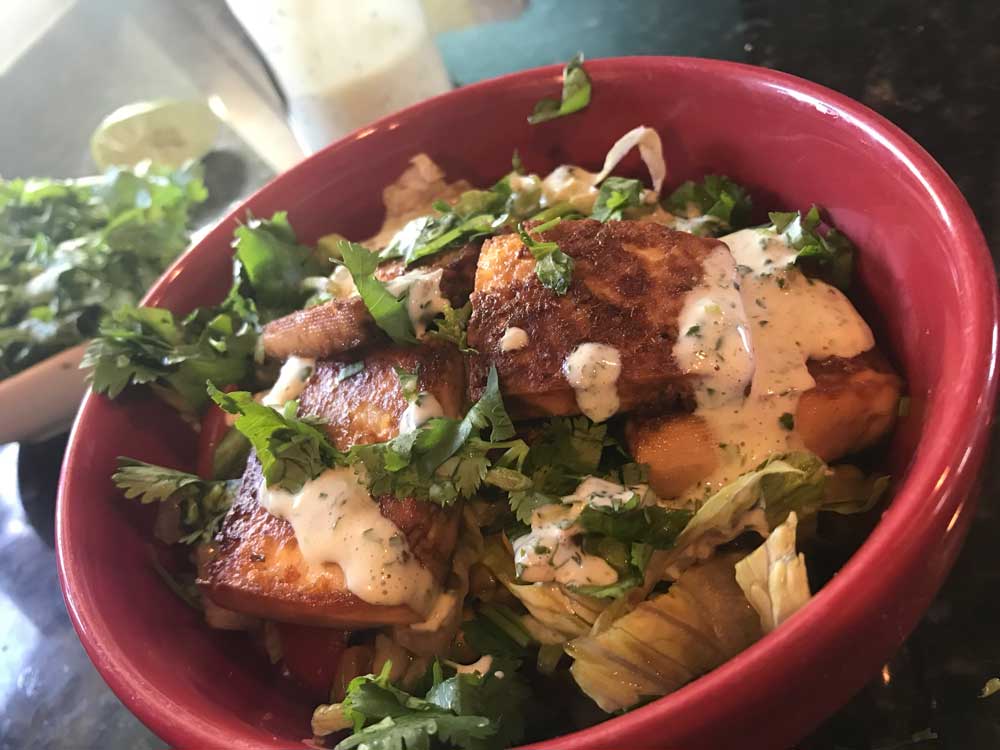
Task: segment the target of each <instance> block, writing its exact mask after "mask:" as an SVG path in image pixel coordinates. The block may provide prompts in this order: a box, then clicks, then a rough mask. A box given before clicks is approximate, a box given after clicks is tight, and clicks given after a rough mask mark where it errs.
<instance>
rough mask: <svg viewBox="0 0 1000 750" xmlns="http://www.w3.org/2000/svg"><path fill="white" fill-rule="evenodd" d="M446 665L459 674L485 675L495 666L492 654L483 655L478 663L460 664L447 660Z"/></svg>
mask: <svg viewBox="0 0 1000 750" xmlns="http://www.w3.org/2000/svg"><path fill="white" fill-rule="evenodd" d="M444 663H445V664H447V665H448V666H449V667H451V668H452V669H454V670H455V671H456V672H458V673H459V674H478V675H485V674H486V673H487V672H489V671H490V667H492V666H493V657H492V656H491V655H490V654H483V655H482V656H480V657H479V658H478V659H477V660H476V661H474V662H472V664H458V663H456V662H453V661H448V660H447V659H446V660H445V662H444Z"/></svg>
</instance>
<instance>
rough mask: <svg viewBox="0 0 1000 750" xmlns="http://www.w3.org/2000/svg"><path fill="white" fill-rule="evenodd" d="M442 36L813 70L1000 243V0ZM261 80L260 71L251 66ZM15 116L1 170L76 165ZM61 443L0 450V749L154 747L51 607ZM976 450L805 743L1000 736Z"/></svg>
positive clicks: (465, 68)
mask: <svg viewBox="0 0 1000 750" xmlns="http://www.w3.org/2000/svg"><path fill="white" fill-rule="evenodd" d="M50 4H54V5H69V4H68V3H59V2H56V0H52V3H50ZM80 5H81V6H84V7H85V8H86V10H87V15H86V19H87V22H88V23H91V24H96V25H99V24H100V22H101V16H100V13H101V12H102V10H103V12H105V13H110V14H112V15H115V14H117V12H118V9H119V8H120V7H121V6H120V5H119V4H117V3H109V2H105V0H83V2H81V3H80ZM210 5H214V6H220V3H218V2H216V3H214V4H210ZM160 7H161V8H162V7H163V6H160ZM220 7H221V6H220ZM77 10H78V9H74V12H76V11H77ZM80 12H82V11H80ZM206 17H207V18H208V19H209V20H210V21H211V22H212V23H215V24H217V27H210V28H209V31H210V32H211V33H205V31H204V30H202V31H201V37H200V38H201V39H202V40H203V42H202V44H205V45H207V44H209V40H210V39H211V38H212V37H214V36H218V37H219V38H222V37H227V36H228V37H237V38H238V36H239V35H238V34H237V33H236V32H235V30H234V28H233V26H232V25H231V23H230V21H229V20H228V18H227V16H226V14H225V12H224V9H220V8H219V7H217V8H216V9H215V10H213V11H210V12H209V13H208V14H207V16H206V15H203V16H202V18H203V19H204V18H206ZM135 18H138V16H136V17H135ZM135 18H133V21H134V20H135ZM65 20H66V19H63V21H65ZM158 23H159V22H158ZM146 31H147V32H148V31H149V29H148V28H147V29H146ZM47 33H49V34H50V35H51V34H55V37H54V38H55V39H56V40H57V41H56V42H54V43H61V42H58V40H59V39H60V38H61V37H60V36H59V35H60V34H61V35H62V36H63V37H68V36H70V35H69V34H68V33H67V30H66V29H65V28H60V26H59V25H56V26H54V27H53V30H52V31H51V32H47ZM192 39H195V37H194V35H192ZM439 42H440V46H441V49H442V52H443V54H444V57H445V60H446V63H447V65H448V68H449V70H450V71H451V73H452V75H453V77H454V78H455V80H456V81H457V82H458V83H467V82H471V81H475V80H479V79H481V78H484V77H488V76H492V75H498V74H500V73H505V72H510V71H513V70H518V69H521V68H525V67H531V66H534V65H541V64H546V63H551V62H557V61H562V60H565V59H568V58H569V57H570V56H571V55H572V54H574V53H575V52H576V51H577V50H580V49H582V50H584V51H585V52H586V53H587V55H588V56H589V57H601V56H610V55H622V54H676V55H699V56H706V57H720V58H726V59H732V60H739V61H743V62H749V63H754V64H758V65H765V66H768V67H773V68H776V69H779V70H783V71H786V72H790V73H794V74H796V75H800V76H803V77H805V78H809V79H812V80H814V81H817V82H818V83H821V84H825V85H827V86H830V87H832V88H834V89H837V90H839V91H841V92H843V93H845V94H847V95H848V96H851V97H854V98H856V99H858V100H860V101H862V102H864V103H865V104H867V105H868V106H870V107H872V108H874V109H875V110H877V111H878V112H880V113H882V114H883V115H885V116H886V117H888V118H889V119H890V120H892V121H893V122H895V123H896V124H898V125H899V126H900V127H902V128H903V129H904V130H906V131H907V132H908V133H910V134H911V135H912V136H913V137H914V138H915V139H916V140H917V141H919V142H920V143H921V144H922V145H923V146H924V147H925V148H926V149H927V150H928V151H929V152H930V153H931V154H932V155H933V156H934V157H935V158H937V159H938V161H940V162H941V164H942V165H943V166H944V167H945V169H947V170H948V172H949V173H950V174H951V175H952V177H953V178H954V179H955V181H956V182H957V183H958V185H959V187H960V188H961V189H962V190H963V192H964V193H965V195H966V197H967V198H968V199H969V202H970V203H971V204H972V207H973V209H974V210H975V212H976V214H977V216H978V217H979V220H980V222H981V224H982V227H983V230H984V232H985V234H986V236H987V240H988V241H989V242H990V244H991V247H993V248H997V247H1000V138H998V135H1000V125H998V123H1000V4H998V3H996V2H995V0H965V1H959V0H955V1H953V2H947V1H945V2H924V1H920V0H869V1H868V2H860V1H859V0H842V1H837V0H820V1H815V2H809V1H806V2H801V3H795V4H792V3H784V2H780V3H779V2H777V0H744V1H743V2H739V1H738V0H703V2H699V3H690V2H684V0H669V1H667V2H659V3H653V2H624V1H623V0H578V1H577V2H574V3H569V2H565V1H564V2H556V0H534V1H533V2H531V4H530V6H529V8H528V10H527V11H526V12H525V13H524V14H523V15H522V16H521V17H519V18H517V19H515V20H512V21H506V22H499V23H495V24H490V25H484V26H478V27H471V28H466V29H461V30H456V31H449V32H445V33H443V34H440V35H439ZM236 44H237V46H238V44H239V43H238V42H237V43H236ZM219 46H226V45H219ZM52 49H55V50H56V51H58V50H59V49H60V48H59V47H58V46H57V47H54V48H52ZM226 49H231V45H229V46H226ZM185 50H186V52H185V55H187V56H188V57H189V58H190V59H191V60H194V61H195V62H197V61H198V59H199V58H198V56H199V55H203V56H204V58H205V59H207V58H208V57H209V55H210V53H217V52H218V50H217V49H212V50H209V49H208V48H207V47H206V48H205V49H201V50H200V49H199V47H198V44H197V43H196V42H195V41H191V40H188V41H187V43H186V47H185ZM183 57H184V55H180V56H179V58H178V59H180V58H183ZM65 64H66V61H65V60H63V59H61V58H60V57H59V56H58V55H55V56H52V55H49V61H48V64H47V65H46V64H41V65H35V66H34V67H33V69H32V71H31V76H32V79H33V81H34V83H35V85H36V89H35V90H46V88H47V84H48V83H50V82H56V81H58V80H60V79H62V78H63V77H64V76H65V75H66V72H65V71H66V68H65ZM192 64H194V63H192ZM96 70H97V69H95V71H96ZM15 72H16V69H15ZM116 74H117V71H116V70H114V69H111V70H108V69H103V68H102V69H100V70H99V71H98V72H95V73H94V75H95V76H100V78H95V79H94V85H98V84H101V85H103V83H104V80H105V79H106V80H107V81H109V82H110V81H112V80H113V79H114V77H115V75H116ZM131 75H132V78H133V79H134V78H135V75H136V74H135V73H134V71H133V72H132V73H131ZM146 75H147V78H149V80H146V81H145V82H141V85H140V84H135V85H134V86H133V87H132V88H131V89H129V91H130V95H131V96H132V97H133V98H140V97H141V96H142V94H141V93H131V92H133V91H141V89H142V88H143V87H146V88H148V89H151V90H149V91H148V92H147V94H146V96H148V97H154V96H159V95H162V94H163V93H165V92H164V91H162V90H160V89H158V88H157V85H158V84H159V83H160V81H161V78H160V77H158V76H159V75H160V73H158V72H157V71H152V72H150V73H147V74H146ZM250 77H253V76H250ZM13 80H14V78H13V77H10V78H8V77H7V76H5V78H4V79H0V96H2V97H3V100H4V101H7V102H10V101H12V100H17V98H18V97H22V96H26V95H27V94H26V93H25V91H26V90H25V89H23V88H8V86H13V84H12V83H10V81H13ZM163 80H164V81H165V79H163ZM191 80H194V81H195V84H190V82H189V81H188V82H185V84H184V85H185V86H188V85H196V88H200V89H203V90H204V92H205V93H209V90H210V88H209V87H210V86H212V85H215V84H213V83H212V79H211V78H210V77H206V76H192V78H191ZM254 80H255V81H256V82H257V83H259V81H261V80H266V78H265V77H263V76H261V75H260V73H259V71H258V72H257V74H256V77H254ZM175 83H176V82H175V81H173V80H172V79H171V80H170V81H169V82H166V81H165V82H164V83H163V85H162V86H161V89H162V88H167V89H169V88H171V86H173V87H174V88H176V87H177V86H176V85H174V84H175ZM52 90H58V91H61V92H63V93H64V94H65V96H66V97H68V100H60V101H58V102H53V104H52V106H53V107H55V106H58V107H65V108H71V107H72V106H73V105H74V101H73V97H74V96H76V97H83V96H89V94H90V92H89V91H87V90H86V89H84V90H82V91H78V92H73V91H72V90H71V87H69V86H67V85H65V83H63V84H62V85H60V86H55V85H54V86H53V87H52ZM102 90H103V89H102ZM15 93H16V96H14V94H15ZM166 93H172V92H169V91H168V92H166ZM269 96H270V98H271V100H273V99H274V97H273V94H269ZM117 103H119V104H120V103H124V102H121V101H119V102H117ZM30 104H31V106H29V107H26V108H25V111H29V113H30V112H36V113H37V114H36V115H35V116H37V117H41V116H42V115H43V114H44V113H46V112H48V111H49V107H48V106H41V105H39V104H38V102H31V103H30ZM110 106H113V105H108V107H110ZM19 114H20V116H21V120H20V121H18V120H16V119H15V120H14V122H15V123H19V124H18V125H17V127H18V128H21V129H22V130H20V131H18V130H17V128H14V129H13V130H12V126H11V125H10V122H8V123H7V125H0V171H4V169H5V168H6V174H9V175H13V174H17V173H24V172H25V171H27V172H31V171H33V170H35V171H38V172H46V171H48V172H52V171H53V170H54V169H57V167H55V166H52V164H51V163H50V162H51V161H52V159H51V158H50V155H51V154H59V155H60V156H59V161H58V164H64V165H65V169H64V171H63V172H62V174H67V175H69V174H77V173H79V172H80V171H81V170H85V169H87V167H86V166H85V164H86V160H85V158H84V154H81V153H80V150H81V147H82V146H81V144H83V143H84V142H85V139H81V137H80V133H79V132H78V131H79V127H78V124H77V122H73V121H69V122H64V123H63V124H62V125H61V126H59V127H53V123H52V122H47V127H48V130H46V131H45V136H46V138H48V139H51V140H52V149H51V150H50V151H48V152H47V153H46V154H39V155H38V157H37V160H36V161H32V160H31V159H30V158H28V159H27V160H26V156H25V152H24V150H19V151H18V153H17V154H14V151H13V148H14V145H15V144H19V143H21V139H22V138H26V137H28V133H27V130H28V129H29V128H30V127H33V125H32V123H31V121H30V119H26V118H27V115H25V114H24V112H21V113H19ZM89 127H90V124H89V123H88V126H87V127H84V128H83V131H84V133H89ZM70 131H73V132H72V133H71V132H70ZM62 133H65V135H61V134H62ZM60 139H61V140H60ZM29 153H30V151H29ZM229 153H230V156H229V157H225V158H222V159H221V164H222V165H224V166H225V167H226V168H227V169H229V170H231V173H225V174H222V175H221V176H217V179H219V180H221V181H222V182H226V180H228V183H227V184H224V185H223V184H220V188H219V190H220V192H221V193H229V195H228V196H227V197H228V199H232V198H234V197H237V196H238V195H242V194H246V193H247V192H249V190H251V189H252V188H253V187H255V186H257V185H259V184H260V182H261V181H262V180H264V179H265V178H266V175H267V174H268V172H267V169H266V168H264V167H262V166H261V163H260V162H259V160H257V159H254V158H253V157H249V158H246V159H245V161H246V162H247V164H249V167H240V166H239V165H238V164H236V165H234V162H233V158H232V152H229ZM216 158H218V157H216ZM46 159H48V160H46ZM237 161H238V160H237ZM211 171H213V170H210V172H211ZM234 175H235V176H234ZM211 177H212V175H211V174H210V178H211ZM994 255H995V256H996V251H994ZM64 445H65V437H59V438H55V439H53V440H50V441H48V442H46V443H42V444H38V445H22V446H16V445H8V446H4V447H0V701H2V712H0V750H7V749H8V748H11V749H13V748H52V749H54V750H55V749H61V748H98V747H100V748H107V749H108V750H116V749H118V748H122V749H124V748H129V750H139V749H141V748H162V747H163V743H162V742H161V741H159V740H158V739H157V738H155V737H154V736H153V735H151V734H150V733H149V732H148V731H147V730H146V729H145V728H144V727H142V725H141V724H139V722H138V721H137V720H136V719H135V718H134V717H132V716H131V714H129V712H128V711H127V710H126V709H125V708H124V707H123V706H122V705H121V703H120V702H119V701H118V700H117V698H115V697H114V695H113V694H112V693H111V692H110V691H109V690H108V688H107V687H106V686H105V685H104V683H103V681H102V680H101V678H100V677H99V676H98V674H97V673H96V671H95V670H94V669H93V667H92V666H91V665H90V662H89V661H88V660H87V657H86V655H85V654H84V652H83V649H82V648H81V646H80V644H79V641H78V640H77V638H76V635H75V633H74V631H73V629H72V627H71V626H70V623H69V619H68V617H67V615H66V612H65V608H64V606H63V602H62V598H61V595H60V593H59V587H58V581H57V577H56V572H55V556H54V552H53V549H52V546H53V538H52V534H53V521H52V514H53V509H54V489H55V482H56V477H57V475H58V467H59V462H60V460H61V456H62V450H63V448H64ZM986 466H987V468H986V470H985V471H984V474H983V488H982V492H981V498H980V505H979V511H978V515H977V518H976V523H975V524H974V525H973V528H972V531H971V534H970V536H969V540H968V542H967V544H966V547H965V549H964V551H963V553H962V555H961V557H960V558H959V561H958V564H957V565H956V567H955V570H954V571H953V573H952V574H951V576H950V578H949V579H948V582H947V584H946V585H945V587H944V590H943V591H942V593H941V594H940V595H939V596H938V598H937V600H936V601H935V603H934V604H933V605H932V607H931V608H930V610H929V611H928V613H927V615H926V616H925V617H924V620H923V621H922V623H921V624H920V626H919V627H918V629H917V630H916V632H915V633H914V634H913V635H912V636H911V637H910V638H909V640H908V641H907V642H906V644H905V646H904V647H903V648H902V650H901V651H900V652H899V653H898V654H897V655H896V656H895V657H894V658H893V659H892V660H891V661H890V662H889V663H888V664H887V665H885V667H884V668H883V669H882V671H881V673H880V674H878V675H873V679H872V682H871V683H870V684H869V685H868V687H866V688H865V689H864V690H863V691H862V692H861V693H860V694H859V695H858V696H857V697H856V698H855V699H854V700H853V701H851V703H850V704H849V705H848V706H846V707H844V708H843V709H842V710H841V711H840V712H838V713H837V714H836V715H834V716H833V717H832V718H831V719H830V720H829V721H828V722H827V723H826V724H825V725H824V726H823V727H822V728H821V729H819V730H818V731H817V732H816V733H815V734H814V735H813V736H812V737H810V738H808V739H806V740H804V741H803V742H802V743H800V748H801V750H891V749H892V748H914V749H917V750H920V749H926V750H930V749H931V748H933V749H934V750H988V749H989V748H1000V695H997V696H995V697H992V698H987V699H980V698H979V697H978V694H979V691H980V690H981V689H982V687H983V684H984V683H985V682H986V680H987V679H989V678H990V677H995V676H1000V598H998V597H997V591H998V590H1000V564H998V563H997V556H996V542H995V540H996V539H998V538H1000V512H998V511H1000V468H998V467H1000V450H998V448H997V445H996V442H995V443H994V447H993V449H992V451H991V454H990V456H989V457H988V459H987V463H986ZM781 710H782V707H776V712H777V711H781ZM935 737H936V738H935Z"/></svg>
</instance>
